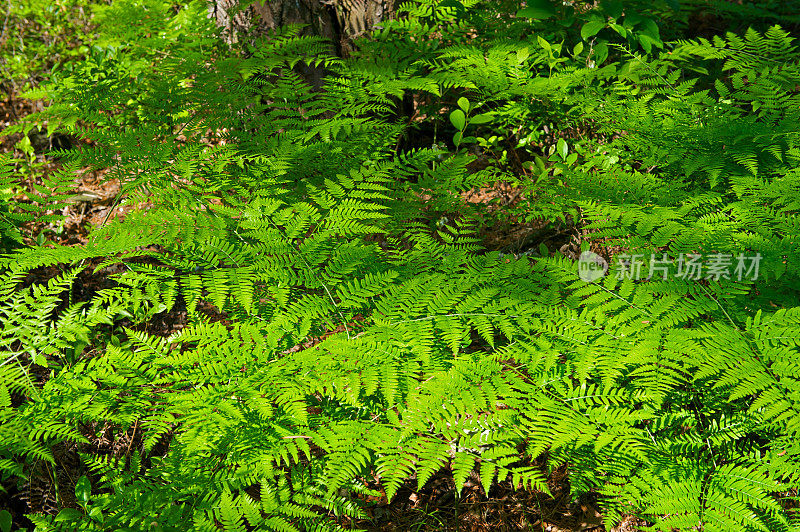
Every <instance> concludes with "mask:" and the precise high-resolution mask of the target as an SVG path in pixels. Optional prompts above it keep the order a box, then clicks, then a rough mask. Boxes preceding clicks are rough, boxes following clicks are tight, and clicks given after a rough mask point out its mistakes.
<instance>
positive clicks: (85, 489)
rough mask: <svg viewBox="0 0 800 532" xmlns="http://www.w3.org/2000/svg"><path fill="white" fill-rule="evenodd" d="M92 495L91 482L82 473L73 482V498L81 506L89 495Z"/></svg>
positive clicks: (86, 501) (87, 500)
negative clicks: (76, 480)
mask: <svg viewBox="0 0 800 532" xmlns="http://www.w3.org/2000/svg"><path fill="white" fill-rule="evenodd" d="M91 495H92V484H91V483H90V482H89V477H87V476H86V475H83V476H82V477H81V478H79V479H78V482H76V483H75V498H76V499H78V503H80V504H81V505H82V506H84V505H86V503H88V502H89V497H90V496H91Z"/></svg>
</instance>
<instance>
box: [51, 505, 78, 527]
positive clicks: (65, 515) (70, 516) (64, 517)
mask: <svg viewBox="0 0 800 532" xmlns="http://www.w3.org/2000/svg"><path fill="white" fill-rule="evenodd" d="M82 517H83V512H81V511H80V510H78V509H76V508H64V509H63V510H61V511H60V512H58V515H57V516H56V518H55V522H56V523H63V522H64V521H70V522H73V523H77V522H79V521H80V520H81V518H82Z"/></svg>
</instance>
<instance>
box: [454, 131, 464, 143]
mask: <svg viewBox="0 0 800 532" xmlns="http://www.w3.org/2000/svg"><path fill="white" fill-rule="evenodd" d="M463 136H464V134H463V133H462V132H460V131H459V132H458V133H456V134H455V135H453V144H455V145H456V146H458V145H459V144H461V138H462V137H463Z"/></svg>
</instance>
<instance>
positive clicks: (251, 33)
mask: <svg viewBox="0 0 800 532" xmlns="http://www.w3.org/2000/svg"><path fill="white" fill-rule="evenodd" d="M239 3H240V2H239V0H211V3H210V7H209V11H210V15H211V16H213V17H214V18H215V19H216V21H217V25H218V26H219V27H221V28H223V31H224V32H225V34H226V36H227V39H228V41H229V42H238V41H241V40H242V39H255V38H257V37H260V36H261V35H264V34H265V33H267V32H268V31H269V30H274V29H277V28H282V27H284V26H287V25H289V24H303V25H305V26H307V28H306V30H305V31H306V34H307V35H318V36H320V37H324V38H326V39H328V40H330V41H331V42H332V43H333V44H334V46H335V47H336V52H337V54H338V55H340V56H346V55H347V54H348V53H349V52H350V51H351V50H352V41H353V39H355V38H356V37H359V36H360V35H363V34H364V33H366V32H367V31H369V30H371V29H373V28H374V27H375V25H376V24H378V23H379V22H380V21H381V20H385V19H386V18H388V17H389V16H391V14H392V9H393V8H394V0H265V1H255V2H253V3H252V4H251V5H250V6H249V7H248V8H246V9H239Z"/></svg>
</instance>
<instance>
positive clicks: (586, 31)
mask: <svg viewBox="0 0 800 532" xmlns="http://www.w3.org/2000/svg"><path fill="white" fill-rule="evenodd" d="M605 27H606V23H605V22H603V21H601V20H590V21H589V22H587V23H586V24H584V25H583V27H582V28H581V38H583V40H584V41H585V40H587V39H588V38H589V37H593V36H595V35H597V32H599V31H600V30H602V29H603V28H605Z"/></svg>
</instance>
